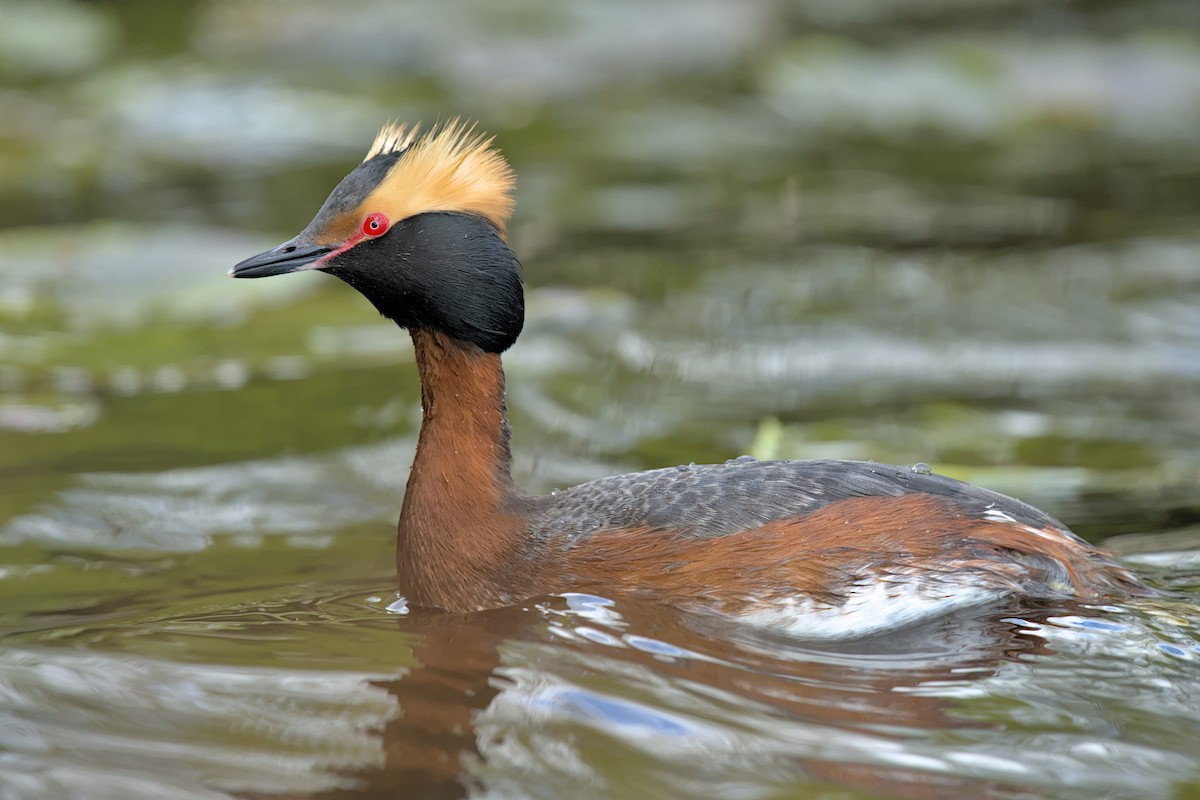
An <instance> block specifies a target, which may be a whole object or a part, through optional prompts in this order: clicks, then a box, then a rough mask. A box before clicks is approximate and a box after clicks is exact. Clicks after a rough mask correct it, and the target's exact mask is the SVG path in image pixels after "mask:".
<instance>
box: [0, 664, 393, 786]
mask: <svg viewBox="0 0 1200 800" xmlns="http://www.w3.org/2000/svg"><path fill="white" fill-rule="evenodd" d="M388 677H391V676H388V675H377V674H358V673H354V672H320V671H300V670H277V669H269V668H246V667H225V666H220V665H216V664H186V663H176V662H172V661H162V660H157V659H147V658H140V659H134V658H129V657H124V656H114V655H106V654H103V653H97V652H86V651H70V650H63V649H58V650H41V649H23V648H8V649H5V650H3V651H0V751H2V753H0V796H3V797H5V798H6V799H7V800H41V799H42V798H50V797H78V798H88V800H107V799H108V798H112V800H130V798H156V800H201V799H203V800H215V798H228V797H229V795H228V794H227V792H231V791H240V790H248V789H253V790H256V791H263V792H290V791H314V790H321V789H327V788H333V787H336V786H339V785H344V784H345V779H344V778H340V777H339V776H338V775H336V774H335V771H336V770H346V769H351V768H362V767H368V766H372V765H378V764H381V763H382V762H383V753H382V751H381V749H380V746H379V741H378V739H376V738H374V737H372V735H371V731H373V730H375V729H377V728H379V727H381V726H382V725H383V724H384V723H385V722H387V721H388V720H389V719H391V718H392V717H394V716H395V715H396V714H397V713H398V709H397V707H396V704H395V702H394V701H392V699H391V698H390V697H389V696H388V695H387V694H386V693H385V692H384V691H382V690H379V689H376V688H373V687H371V686H370V685H369V684H368V681H370V680H380V679H385V678H388Z"/></svg>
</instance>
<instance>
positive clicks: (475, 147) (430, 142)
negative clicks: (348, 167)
mask: <svg viewBox="0 0 1200 800" xmlns="http://www.w3.org/2000/svg"><path fill="white" fill-rule="evenodd" d="M512 185H513V175H512V171H511V169H510V168H509V167H508V164H507V163H506V162H505V161H504V160H503V158H502V157H501V156H500V155H499V153H497V152H496V151H495V150H494V149H492V148H491V146H490V140H485V139H483V138H481V137H479V136H475V135H474V134H473V133H472V131H470V130H468V129H464V128H463V127H462V126H460V125H458V124H456V123H452V124H450V125H448V126H446V127H444V128H441V129H439V130H435V131H433V132H432V133H430V134H428V135H426V136H424V137H418V135H417V132H416V131H415V130H413V131H407V130H406V129H404V128H400V127H396V126H389V127H387V128H385V129H384V130H383V132H382V133H380V135H379V137H378V138H377V139H376V141H375V144H374V145H372V148H371V151H370V152H369V153H368V154H367V158H366V160H365V161H364V162H363V163H362V164H360V165H359V166H358V167H356V168H355V169H354V170H353V171H352V172H351V173H350V174H349V175H347V176H346V177H345V178H344V179H343V180H342V182H341V183H339V184H338V186H337V188H335V189H334V190H333V192H332V193H331V194H330V195H329V198H328V199H327V200H326V201H325V203H324V204H323V205H322V206H321V209H320V211H318V212H317V215H316V216H315V217H314V218H313V220H312V222H310V223H309V225H308V227H306V228H305V229H304V230H303V231H302V232H301V233H300V234H299V235H298V236H296V237H295V238H293V239H291V240H290V241H287V242H284V243H283V244H281V245H279V246H278V247H275V248H272V249H271V250H268V251H266V252H264V253H260V254H259V255H257V256H254V257H253V258H249V259H246V260H245V261H243V262H241V263H240V264H238V265H237V266H236V267H234V268H233V269H232V270H230V273H229V274H230V275H232V276H233V277H235V278H263V277H267V276H270V275H280V274H283V273H287V272H298V271H301V270H310V269H316V270H320V271H322V272H328V273H329V274H331V275H336V276H337V277H339V278H341V279H342V280H343V281H345V282H346V283H348V284H350V285H351V286H353V287H354V288H355V289H357V290H358V291H359V292H361V293H362V294H363V295H364V296H365V297H366V298H367V299H368V300H370V301H371V303H373V304H374V306H375V307H376V308H377V309H379V312H380V313H381V314H383V315H384V316H386V317H388V318H390V319H393V320H395V321H396V322H397V323H398V324H399V325H401V326H403V327H405V328H409V329H413V328H427V329H431V330H435V331H440V332H442V333H445V334H446V335H448V336H451V337H453V338H455V339H458V340H460V341H463V342H466V343H470V344H473V345H475V346H477V347H479V348H481V349H483V350H485V351H487V352H494V353H499V352H502V351H503V350H505V349H507V348H508V347H510V346H511V345H512V343H513V342H514V341H516V338H517V336H518V334H520V332H521V326H522V324H523V323H524V318H525V308H524V297H523V293H522V289H521V275H520V264H519V263H518V261H517V258H516V256H515V255H513V253H512V251H511V250H510V249H509V248H508V245H507V244H506V243H505V241H504V236H503V232H504V224H505V222H506V221H507V218H508V215H509V213H510V212H511V210H512V198H511V195H510V192H511V190H512Z"/></svg>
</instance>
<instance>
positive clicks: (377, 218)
mask: <svg viewBox="0 0 1200 800" xmlns="http://www.w3.org/2000/svg"><path fill="white" fill-rule="evenodd" d="M391 224H392V223H390V222H388V218H387V217H386V216H384V215H383V214H380V213H379V212H378V211H376V212H374V213H371V214H367V218H366V219H364V220H363V224H362V232H363V236H366V237H368V238H370V239H374V238H375V237H376V236H383V235H384V234H385V233H387V229H388V227H389V226H390V225H391Z"/></svg>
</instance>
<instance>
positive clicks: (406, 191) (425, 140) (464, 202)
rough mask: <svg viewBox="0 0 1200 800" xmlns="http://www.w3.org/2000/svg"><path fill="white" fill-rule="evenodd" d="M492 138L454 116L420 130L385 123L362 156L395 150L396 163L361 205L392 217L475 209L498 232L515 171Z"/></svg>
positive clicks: (505, 216) (505, 220)
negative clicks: (445, 121)
mask: <svg viewBox="0 0 1200 800" xmlns="http://www.w3.org/2000/svg"><path fill="white" fill-rule="evenodd" d="M492 142H493V137H490V136H487V135H486V134H484V133H481V132H478V131H476V128H475V126H474V125H468V124H466V123H464V122H461V121H460V120H458V119H453V120H450V121H449V122H447V123H445V124H444V125H440V126H438V127H436V128H433V129H431V130H430V131H429V132H428V133H425V134H424V135H422V134H421V133H420V126H419V125H414V126H412V127H408V126H405V125H401V124H398V123H389V124H387V125H385V126H384V127H383V130H381V131H380V132H379V135H378V136H376V137H375V141H374V142H373V143H372V144H371V149H370V150H368V151H367V157H366V158H365V159H363V160H364V161H369V160H370V159H372V158H374V157H376V156H379V155H385V154H389V153H400V158H399V159H397V161H396V163H395V165H393V166H392V168H391V170H390V171H389V172H388V174H387V175H386V176H385V177H384V179H383V180H382V181H380V183H379V185H378V186H377V187H376V188H375V190H374V191H373V192H371V194H370V196H369V197H368V198H367V199H366V201H365V202H364V204H363V206H362V207H361V208H362V210H363V211H365V212H366V213H370V212H372V211H381V212H383V213H384V214H387V216H388V218H389V219H391V220H399V219H405V218H407V217H411V216H413V215H415V214H421V213H425V212H428V211H459V212H466V213H470V214H478V215H479V216H481V217H484V218H485V219H487V220H488V221H490V222H491V223H492V224H493V225H495V226H496V228H497V229H498V230H499V231H500V233H501V234H503V233H504V231H505V227H506V225H507V223H508V218H509V216H511V215H512V210H513V204H514V201H513V197H512V191H513V188H514V187H515V185H516V175H515V174H514V173H513V170H512V167H510V166H509V165H508V162H507V161H505V160H504V156H502V155H500V152H499V151H498V150H496V149H495V148H494V147H492Z"/></svg>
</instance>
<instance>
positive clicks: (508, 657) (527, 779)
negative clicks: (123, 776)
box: [243, 598, 1044, 800]
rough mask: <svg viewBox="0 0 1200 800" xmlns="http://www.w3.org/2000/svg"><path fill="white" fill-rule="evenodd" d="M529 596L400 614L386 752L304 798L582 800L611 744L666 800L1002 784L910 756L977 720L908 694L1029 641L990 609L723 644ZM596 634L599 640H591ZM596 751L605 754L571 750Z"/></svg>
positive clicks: (971, 792) (598, 778) (724, 626)
mask: <svg viewBox="0 0 1200 800" xmlns="http://www.w3.org/2000/svg"><path fill="white" fill-rule="evenodd" d="M539 608H540V609H541V610H542V613H540V614H539V613H536V612H530V611H528V610H524V609H520V608H516V607H513V608H505V609H497V610H493V611H486V612H482V613H470V614H430V613H422V612H418V613H415V614H413V615H412V616H410V617H407V618H404V619H401V620H399V621H398V626H399V630H398V631H397V633H402V634H405V635H406V636H405V638H404V639H403V641H407V642H410V643H411V645H412V655H413V657H414V658H415V660H416V661H417V662H418V666H416V667H413V668H412V669H411V670H409V671H407V672H406V674H404V675H402V676H401V677H399V678H397V679H395V680H393V681H388V682H381V683H379V684H377V685H378V686H379V687H381V688H383V689H385V690H386V691H387V692H388V693H389V694H391V695H392V696H393V697H394V698H395V700H396V702H397V704H398V705H399V708H400V713H399V714H397V715H396V716H395V717H394V718H393V719H392V720H391V721H389V722H388V723H387V724H386V726H385V727H384V729H383V730H382V731H381V732H380V744H381V748H382V750H383V753H384V763H383V764H382V765H381V766H379V767H371V768H366V769H363V770H361V771H356V772H351V773H346V774H344V775H343V776H342V777H343V779H344V780H345V783H346V787H347V788H345V789H344V790H333V791H328V792H321V793H318V794H315V795H312V796H311V797H312V798H314V800H365V798H398V797H403V798H405V800H435V799H439V800H440V799H442V798H457V797H464V796H467V795H468V793H469V792H470V790H471V789H472V787H480V788H482V789H490V790H493V791H495V792H497V793H498V794H499V795H500V796H505V794H504V787H506V786H509V785H510V784H509V783H508V781H517V783H516V784H512V785H513V786H529V785H545V786H559V787H560V788H562V790H563V791H564V792H565V791H567V790H568V789H571V787H574V789H573V790H572V793H568V794H564V795H562V796H593V793H592V792H590V791H586V790H601V789H602V788H603V782H604V781H608V780H612V779H613V778H614V777H615V776H616V775H617V774H618V773H622V772H624V770H625V769H626V768H625V767H620V766H615V765H619V764H621V763H624V762H623V761H622V757H623V754H624V756H625V757H627V758H628V764H629V769H636V770H646V771H647V772H646V775H647V776H650V777H653V778H654V780H659V781H665V782H667V783H666V784H664V785H673V786H674V787H675V790H676V791H673V792H668V794H674V795H676V796H681V797H682V796H712V795H711V794H707V793H705V792H698V793H689V791H688V784H686V783H685V782H687V781H693V782H695V785H699V786H704V787H709V788H711V787H712V786H715V785H721V784H722V782H723V781H728V783H724V784H723V785H726V786H728V787H735V786H736V785H738V784H737V782H738V781H739V780H740V781H745V782H747V783H754V785H756V786H758V788H759V789H761V788H762V786H763V785H767V784H768V783H771V782H782V785H790V786H793V787H802V786H813V785H814V784H816V785H820V784H827V785H833V786H841V787H844V788H846V789H851V790H857V791H863V792H869V793H878V794H880V795H882V796H891V797H911V798H934V799H936V800H941V799H942V798H960V797H974V796H982V795H984V794H987V792H988V791H989V790H999V789H1003V788H1004V787H1003V786H1000V785H999V784H998V783H997V782H995V781H987V780H983V779H979V780H976V779H972V778H968V777H965V776H963V775H961V774H955V773H954V772H953V771H951V770H937V769H930V768H929V767H928V765H922V764H921V763H920V762H921V760H922V757H921V755H920V751H921V747H920V745H921V743H922V742H923V741H924V740H925V739H926V738H927V737H928V736H930V735H936V734H939V733H942V732H947V731H953V730H965V729H972V728H974V729H979V728H984V727H987V726H986V723H980V722H975V721H972V720H970V719H968V718H964V717H962V716H961V715H958V714H956V713H955V710H956V709H958V708H959V701H958V700H957V699H954V697H953V696H948V694H949V695H953V693H946V692H944V691H934V692H926V691H923V688H924V687H927V686H928V687H943V686H946V685H956V686H959V687H966V688H969V687H970V686H971V685H972V684H976V683H986V681H987V680H988V679H989V678H991V677H992V676H993V675H995V674H996V673H997V672H998V671H999V670H1000V669H1002V668H1003V667H1004V665H1005V664H1008V663H1010V662H1015V661H1020V660H1026V659H1028V657H1029V656H1031V655H1035V654H1039V653H1041V652H1042V648H1043V646H1044V645H1043V641H1042V640H1041V639H1038V638H1036V637H1030V636H1025V635H1023V634H1022V633H1021V631H1020V629H1019V628H1018V626H1017V625H1015V624H1011V623H1006V622H998V621H997V614H996V613H988V614H982V613H979V614H973V613H972V612H971V611H961V612H958V613H956V614H953V615H949V616H946V617H940V618H938V619H937V620H935V621H930V622H928V623H926V624H925V625H923V626H917V627H914V628H912V629H911V630H909V631H908V632H906V633H901V634H899V635H888V636H886V637H884V636H877V637H873V638H869V639H860V640H856V641H855V642H853V643H850V642H842V643H836V644H830V643H828V642H825V643H821V644H817V645H812V644H808V645H806V644H803V643H800V642H797V641H794V640H793V641H790V642H789V641H787V640H784V639H782V638H779V637H777V636H773V635H772V634H761V633H756V632H755V629H753V628H749V627H744V628H738V627H737V626H735V629H734V630H733V631H732V633H733V634H734V636H733V637H732V638H729V637H728V634H730V633H731V630H730V628H729V626H728V623H722V622H721V621H720V619H719V618H717V617H709V616H705V615H696V614H691V613H688V612H682V611H678V610H675V609H672V608H669V607H664V606H660V605H655V604H639V603H635V602H622V603H618V604H617V605H616V606H615V607H610V608H608V609H606V610H605V613H606V615H607V616H608V620H607V621H600V622H596V621H593V618H592V616H591V615H590V614H589V613H588V612H586V611H584V612H582V613H581V612H579V611H578V609H576V610H572V609H568V608H565V607H564V601H563V600H562V599H561V598H550V599H547V600H545V601H543V602H542V603H539ZM1026 618H1027V619H1029V618H1030V617H1029V615H1028V614H1027V615H1026ZM714 628H715V629H714ZM576 631H578V633H576ZM604 633H607V634H608V635H609V636H611V640H610V641H607V642H599V641H598V639H599V638H600V635H602V634H604ZM718 633H724V634H726V636H721V635H714V634H718ZM630 643H632V644H630ZM633 645H636V646H633ZM665 653H673V654H674V655H671V656H664V654H665ZM405 660H407V659H405ZM618 683H619V688H617V686H616V684H618ZM913 744H915V745H916V746H915V747H914V746H912V745H913ZM600 752H603V753H608V754H609V756H610V757H611V758H610V762H609V763H608V764H607V765H597V764H590V763H584V762H583V761H581V759H580V756H586V755H587V754H589V753H592V754H595V753H600ZM881 754H883V755H884V756H885V757H880V756H881ZM927 760H929V761H931V760H932V759H927ZM906 762H907V763H906ZM580 765H582V766H580ZM635 765H636V766H635ZM635 774H636V773H635ZM759 779H761V780H762V781H764V782H765V783H761V784H759V783H756V781H758V780H759ZM672 781H677V782H679V783H678V784H672V783H671V782H672ZM692 788H695V786H693V787H692ZM575 792H578V794H575ZM482 794H485V795H486V794H487V792H482ZM599 795H600V796H622V794H621V793H620V792H609V793H606V792H604V791H599ZM243 796H245V797H254V798H266V797H273V798H275V800H281V796H279V795H258V794H247V795H243ZM301 796H302V795H290V796H289V797H293V798H299V797H301ZM303 796H304V797H308V796H307V795H303ZM718 796H719V795H718Z"/></svg>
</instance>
